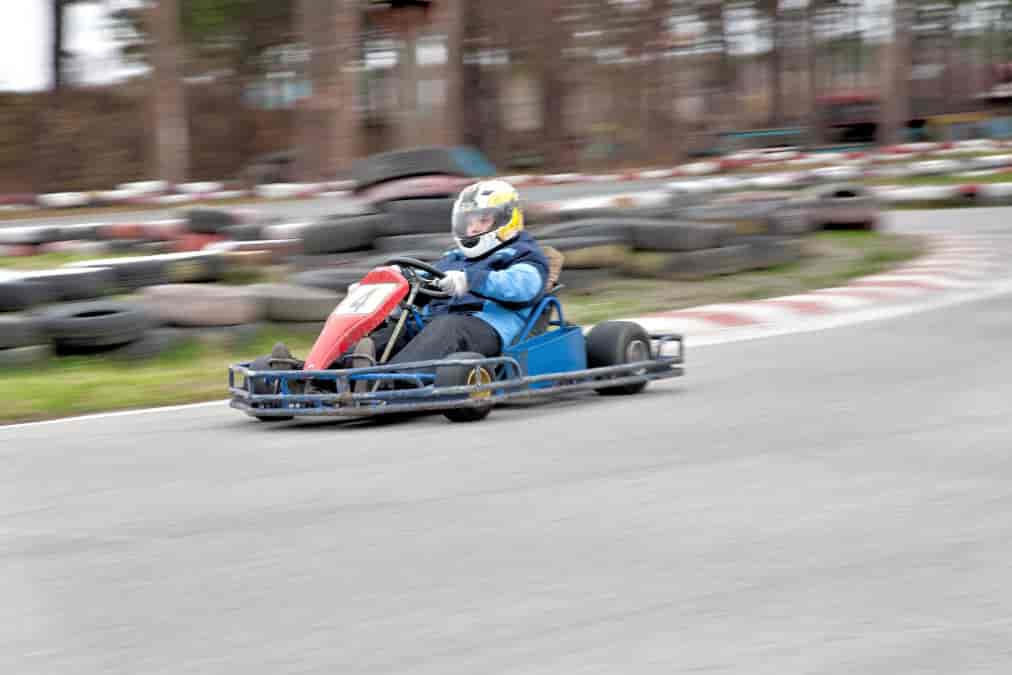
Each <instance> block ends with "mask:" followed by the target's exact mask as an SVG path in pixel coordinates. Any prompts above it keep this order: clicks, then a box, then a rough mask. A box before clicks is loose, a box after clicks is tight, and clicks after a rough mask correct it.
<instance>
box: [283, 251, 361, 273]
mask: <svg viewBox="0 0 1012 675" xmlns="http://www.w3.org/2000/svg"><path fill="white" fill-rule="evenodd" d="M361 260H362V253H361V252H354V253H325V254H322V255H293V256H290V257H289V258H288V259H287V260H286V261H285V262H286V264H287V265H288V267H289V268H290V269H292V270H296V271H298V272H307V271H309V270H319V269H330V268H333V267H349V266H351V265H353V264H354V265H355V267H361V265H360V264H358V263H359V262H360V261H361Z"/></svg>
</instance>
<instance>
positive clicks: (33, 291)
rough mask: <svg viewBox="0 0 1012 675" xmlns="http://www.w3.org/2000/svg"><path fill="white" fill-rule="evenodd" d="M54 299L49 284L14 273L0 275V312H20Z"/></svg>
mask: <svg viewBox="0 0 1012 675" xmlns="http://www.w3.org/2000/svg"><path fill="white" fill-rule="evenodd" d="M54 301H55V298H54V297H53V293H52V290H51V287H50V286H49V284H46V283H44V282H41V281H25V280H24V279H22V278H21V277H20V276H16V275H11V276H9V277H2V276H0V312H20V311H22V310H26V309H33V308H35V307H39V306H41V305H45V304H47V303H50V302H54Z"/></svg>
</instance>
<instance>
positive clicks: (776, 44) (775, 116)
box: [769, 0, 784, 127]
mask: <svg viewBox="0 0 1012 675" xmlns="http://www.w3.org/2000/svg"><path fill="white" fill-rule="evenodd" d="M769 17H770V21H771V22H772V24H773V25H772V34H773V40H772V42H773V44H772V45H771V46H770V83H771V84H772V91H771V92H770V98H771V101H770V118H769V125H770V126H771V127H778V126H780V124H781V122H782V120H783V117H784V111H783V103H784V102H783V98H784V97H783V92H782V89H783V71H784V68H783V34H782V25H781V22H780V3H779V2H777V1H776V0H773V2H771V3H770V9H769Z"/></svg>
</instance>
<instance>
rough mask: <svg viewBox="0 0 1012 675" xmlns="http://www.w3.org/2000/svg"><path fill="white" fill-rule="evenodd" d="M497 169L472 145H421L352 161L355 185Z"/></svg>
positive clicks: (478, 174)
mask: <svg viewBox="0 0 1012 675" xmlns="http://www.w3.org/2000/svg"><path fill="white" fill-rule="evenodd" d="M496 173H497V172H496V169H495V167H494V166H492V165H491V164H490V163H489V162H488V160H487V159H485V158H484V157H482V156H480V155H477V156H476V151H475V150H473V149H471V148H457V147H418V148H408V149H405V150H392V151H390V152H383V153H378V154H375V155H370V156H369V157H366V158H364V159H360V160H357V161H355V162H354V163H352V165H351V178H352V180H354V181H355V188H356V189H358V190H361V189H363V188H367V187H369V186H371V185H377V184H379V183H385V182H387V181H391V180H396V179H398V178H409V177H411V176H425V175H432V174H446V175H450V176H463V177H471V178H484V177H486V176H494V175H496Z"/></svg>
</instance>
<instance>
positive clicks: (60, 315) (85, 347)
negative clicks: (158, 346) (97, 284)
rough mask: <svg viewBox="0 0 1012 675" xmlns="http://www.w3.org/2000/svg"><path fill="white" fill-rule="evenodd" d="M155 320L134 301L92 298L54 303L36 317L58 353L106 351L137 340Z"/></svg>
mask: <svg viewBox="0 0 1012 675" xmlns="http://www.w3.org/2000/svg"><path fill="white" fill-rule="evenodd" d="M154 323H155V322H154V320H153V319H152V318H151V316H150V315H149V314H148V313H147V312H146V311H145V310H144V308H143V307H142V306H141V305H140V304H137V303H130V302H112V301H101V300H99V301H93V302H79V303H69V304H65V305H54V306H52V307H49V308H47V309H46V310H44V311H43V312H42V313H41V315H40V317H39V324H40V326H41V328H42V331H43V333H44V334H45V335H46V336H48V337H49V339H50V340H51V341H52V343H53V345H54V346H55V347H56V351H57V353H60V354H88V353H93V352H98V351H106V350H108V349H109V348H111V347H118V346H120V345H125V344H127V343H130V342H133V341H135V340H139V339H140V338H141V336H142V335H144V332H145V331H147V330H148V329H149V328H151V327H152V326H153V325H154Z"/></svg>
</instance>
